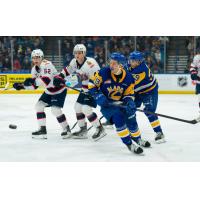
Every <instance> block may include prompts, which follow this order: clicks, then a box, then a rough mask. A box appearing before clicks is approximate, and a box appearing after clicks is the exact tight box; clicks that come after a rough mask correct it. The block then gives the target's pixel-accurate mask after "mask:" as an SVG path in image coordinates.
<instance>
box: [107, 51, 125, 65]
mask: <svg viewBox="0 0 200 200" xmlns="http://www.w3.org/2000/svg"><path fill="white" fill-rule="evenodd" d="M110 60H116V61H117V62H118V63H121V64H124V63H125V62H126V57H125V56H124V55H123V54H121V53H118V52H114V53H112V54H111V55H110Z"/></svg>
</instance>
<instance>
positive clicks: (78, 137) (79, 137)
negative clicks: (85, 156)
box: [72, 135, 88, 140]
mask: <svg viewBox="0 0 200 200" xmlns="http://www.w3.org/2000/svg"><path fill="white" fill-rule="evenodd" d="M72 138H73V139H81V140H82V139H88V136H84V137H81V136H73V135H72Z"/></svg>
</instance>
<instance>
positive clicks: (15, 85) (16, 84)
mask: <svg viewBox="0 0 200 200" xmlns="http://www.w3.org/2000/svg"><path fill="white" fill-rule="evenodd" d="M13 88H15V89H16V90H22V89H25V88H24V84H23V83H14V84H13Z"/></svg>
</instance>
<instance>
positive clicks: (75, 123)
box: [70, 121, 78, 131]
mask: <svg viewBox="0 0 200 200" xmlns="http://www.w3.org/2000/svg"><path fill="white" fill-rule="evenodd" d="M77 123H78V121H76V122H75V123H74V125H73V126H72V128H71V129H70V131H72V130H73V129H74V128H75V126H76V125H77Z"/></svg>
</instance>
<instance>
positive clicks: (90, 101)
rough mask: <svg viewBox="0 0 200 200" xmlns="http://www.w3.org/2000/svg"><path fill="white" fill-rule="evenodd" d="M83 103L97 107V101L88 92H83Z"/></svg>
mask: <svg viewBox="0 0 200 200" xmlns="http://www.w3.org/2000/svg"><path fill="white" fill-rule="evenodd" d="M83 103H84V104H85V105H88V106H91V107H93V108H96V107H97V103H96V101H95V99H94V98H93V97H92V96H91V95H90V94H89V93H86V92H85V93H84V100H83Z"/></svg>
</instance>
